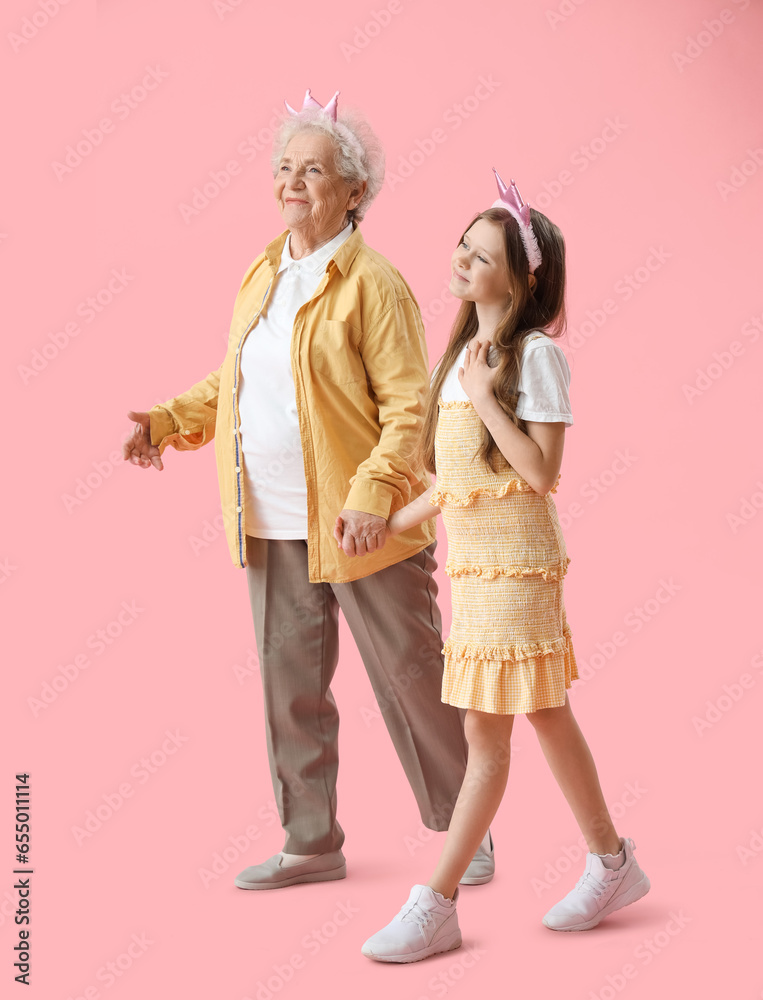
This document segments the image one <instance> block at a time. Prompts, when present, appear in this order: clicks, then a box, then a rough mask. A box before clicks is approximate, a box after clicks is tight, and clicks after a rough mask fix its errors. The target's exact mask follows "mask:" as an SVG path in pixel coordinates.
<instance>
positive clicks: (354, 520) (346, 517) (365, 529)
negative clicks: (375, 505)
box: [334, 510, 389, 556]
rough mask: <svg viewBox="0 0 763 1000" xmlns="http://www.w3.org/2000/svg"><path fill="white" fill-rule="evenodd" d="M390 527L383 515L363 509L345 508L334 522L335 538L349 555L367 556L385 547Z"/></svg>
mask: <svg viewBox="0 0 763 1000" xmlns="http://www.w3.org/2000/svg"><path fill="white" fill-rule="evenodd" d="M388 535H389V527H388V526H387V522H386V521H385V520H384V518H383V517H378V516H377V515H376V514H366V513H365V511H362V510H343V511H342V513H341V514H340V515H339V517H338V518H337V519H336V522H335V524H334V538H336V540H337V544H338V547H339V548H340V549H342V550H343V551H344V553H345V555H348V556H365V555H368V554H369V553H370V552H376V550H377V549H380V548H382V547H383V545H384V543H385V542H386V541H387V536H388Z"/></svg>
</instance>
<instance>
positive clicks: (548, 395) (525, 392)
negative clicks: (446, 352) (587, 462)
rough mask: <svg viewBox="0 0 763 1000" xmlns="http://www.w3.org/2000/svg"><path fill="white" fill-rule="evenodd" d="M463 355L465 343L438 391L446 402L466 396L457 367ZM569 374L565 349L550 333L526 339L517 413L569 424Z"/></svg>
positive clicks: (464, 356)
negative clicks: (549, 335) (547, 335)
mask: <svg viewBox="0 0 763 1000" xmlns="http://www.w3.org/2000/svg"><path fill="white" fill-rule="evenodd" d="M465 358H466V346H464V349H463V350H462V351H461V353H460V354H459V356H458V358H457V359H456V361H455V363H454V365H453V367H452V368H451V370H450V371H449V372H448V374H447V376H446V378H445V381H444V382H443V384H442V391H441V393H440V395H441V396H442V398H443V400H445V401H446V402H453V401H455V400H468V399H469V397H468V396H467V394H466V393H465V392H464V389H463V386H462V385H461V383H460V382H459V381H458V369H459V368H461V367H463V364H464V359H465ZM570 374H571V373H570V366H569V364H568V363H567V358H566V357H565V356H564V351H562V349H561V348H560V347H559V346H558V345H557V344H555V343H554V342H553V340H551V338H550V337H546V336H545V334H540V336H538V335H537V334H536V335H535V337H534V339H532V340H528V341H526V342H525V345H524V348H523V349H522V358H521V361H520V366H519V396H518V399H517V416H518V417H521V418H522V419H523V420H538V421H546V422H549V423H550V422H555V421H558V422H560V423H565V424H569V425H572V423H573V420H572V408H571V406H570V397H569V387H570Z"/></svg>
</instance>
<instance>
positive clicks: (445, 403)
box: [439, 396, 474, 410]
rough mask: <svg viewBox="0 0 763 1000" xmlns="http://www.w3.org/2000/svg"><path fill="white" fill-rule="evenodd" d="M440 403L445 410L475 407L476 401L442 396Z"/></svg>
mask: <svg viewBox="0 0 763 1000" xmlns="http://www.w3.org/2000/svg"><path fill="white" fill-rule="evenodd" d="M439 403H440V406H441V407H442V408H443V410H468V409H474V403H473V402H472V401H471V399H443V398H442V396H441V397H440V400H439Z"/></svg>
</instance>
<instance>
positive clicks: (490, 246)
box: [449, 219, 511, 305]
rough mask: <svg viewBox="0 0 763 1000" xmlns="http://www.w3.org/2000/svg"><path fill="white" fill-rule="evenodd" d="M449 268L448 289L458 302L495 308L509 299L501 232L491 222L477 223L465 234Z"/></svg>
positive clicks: (507, 266)
mask: <svg viewBox="0 0 763 1000" xmlns="http://www.w3.org/2000/svg"><path fill="white" fill-rule="evenodd" d="M450 264H451V271H452V274H451V278H450V285H449V288H450V291H451V292H452V293H453V295H455V296H456V297H457V298H459V299H465V300H466V301H467V302H477V303H479V304H483V305H498V304H505V303H506V302H507V300H508V299H509V298H510V297H511V296H510V292H509V265H508V262H507V260H506V244H505V241H504V236H503V230H502V227H501V226H498V225H496V224H495V223H494V222H490V221H488V219H478V220H477V221H476V222H475V223H474V225H473V226H472V227H471V228H470V229H468V230H467V231H466V232H465V233H464V236H463V239H462V240H461V242H460V243H459V244H458V246H457V247H456V249H455V251H454V252H453V256H452V257H451V259H450Z"/></svg>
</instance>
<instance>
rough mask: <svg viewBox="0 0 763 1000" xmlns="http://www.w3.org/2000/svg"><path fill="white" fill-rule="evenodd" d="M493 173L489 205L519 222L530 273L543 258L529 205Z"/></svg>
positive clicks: (513, 187) (494, 171) (512, 183)
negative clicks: (494, 184) (494, 183)
mask: <svg viewBox="0 0 763 1000" xmlns="http://www.w3.org/2000/svg"><path fill="white" fill-rule="evenodd" d="M308 93H309V91H308ZM493 173H494V174H495V179H496V181H497V182H498V193H499V194H500V196H501V197H500V198H497V199H496V200H495V201H494V202H493V204H492V205H491V206H490V207H491V208H505V209H506V211H507V212H509V213H510V214H511V215H513V216H514V218H515V219H516V220H517V222H518V223H519V235H520V236H521V237H522V243H524V247H525V252H526V254H527V262H528V264H529V265H530V274H532V273H533V272H534V271H535V270H537V268H539V267H540V265H541V263H542V260H543V258H542V257H541V254H540V247H539V246H538V241H537V239H536V238H535V233H534V232H533V227H532V223H531V222H530V206H529V205H527V204H526V203H525V202H523V201H522V196H521V195H520V193H519V191H518V189H517V185H516V184H515V183H514V181H513V180H512V182H511V186H510V187H506V185H505V184H504V182H503V181H502V180H501V176H500V174H499V173H498V171H497V170H496V169H495V167H493Z"/></svg>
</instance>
